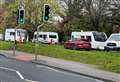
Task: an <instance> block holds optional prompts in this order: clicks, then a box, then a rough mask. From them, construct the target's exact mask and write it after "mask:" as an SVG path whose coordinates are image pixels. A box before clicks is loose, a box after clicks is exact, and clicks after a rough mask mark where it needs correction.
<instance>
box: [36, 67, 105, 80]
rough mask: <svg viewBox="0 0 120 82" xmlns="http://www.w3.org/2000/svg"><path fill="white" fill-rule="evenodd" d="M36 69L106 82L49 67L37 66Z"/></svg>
mask: <svg viewBox="0 0 120 82" xmlns="http://www.w3.org/2000/svg"><path fill="white" fill-rule="evenodd" d="M36 67H42V68H47V69H50V70H53V71H55V72H58V73H62V74H65V75H71V76H74V77H82V78H86V79H90V80H95V81H97V82H104V81H101V80H98V79H94V78H90V77H85V76H82V75H76V74H72V73H69V72H63V71H60V70H57V69H54V68H51V67H47V66H42V65H36Z"/></svg>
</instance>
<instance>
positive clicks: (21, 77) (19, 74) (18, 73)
mask: <svg viewBox="0 0 120 82" xmlns="http://www.w3.org/2000/svg"><path fill="white" fill-rule="evenodd" d="M0 69H4V70H8V71H12V72H16V73H17V75H18V76H19V77H20V79H23V80H24V77H23V76H22V74H21V73H20V72H19V71H17V70H14V69H11V68H6V67H0Z"/></svg>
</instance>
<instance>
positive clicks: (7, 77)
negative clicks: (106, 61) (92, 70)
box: [0, 55, 102, 82]
mask: <svg viewBox="0 0 120 82" xmlns="http://www.w3.org/2000/svg"><path fill="white" fill-rule="evenodd" d="M27 81H30V82H32V81H33V82H34V81H35V82H102V81H99V80H96V79H92V78H88V77H84V76H81V75H75V74H72V73H68V72H65V71H61V70H57V69H53V68H49V67H46V66H42V65H37V64H34V63H32V62H30V61H20V60H16V59H11V58H6V57H4V56H2V55H0V82H27Z"/></svg>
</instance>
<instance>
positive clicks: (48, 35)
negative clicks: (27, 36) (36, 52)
mask: <svg viewBox="0 0 120 82" xmlns="http://www.w3.org/2000/svg"><path fill="white" fill-rule="evenodd" d="M36 41H37V32H34V35H33V40H32V42H36ZM38 41H39V42H41V43H48V44H50V43H51V44H56V43H58V42H59V39H58V33H56V32H39V35H38Z"/></svg>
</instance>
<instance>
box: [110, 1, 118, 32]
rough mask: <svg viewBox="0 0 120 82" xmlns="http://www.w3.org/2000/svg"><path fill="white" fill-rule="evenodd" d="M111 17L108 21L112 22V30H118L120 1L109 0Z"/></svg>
mask: <svg viewBox="0 0 120 82" xmlns="http://www.w3.org/2000/svg"><path fill="white" fill-rule="evenodd" d="M110 11H111V17H110V20H109V22H110V23H111V24H112V27H113V29H112V30H113V32H120V1H119V0H112V1H111V7H110Z"/></svg>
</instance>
